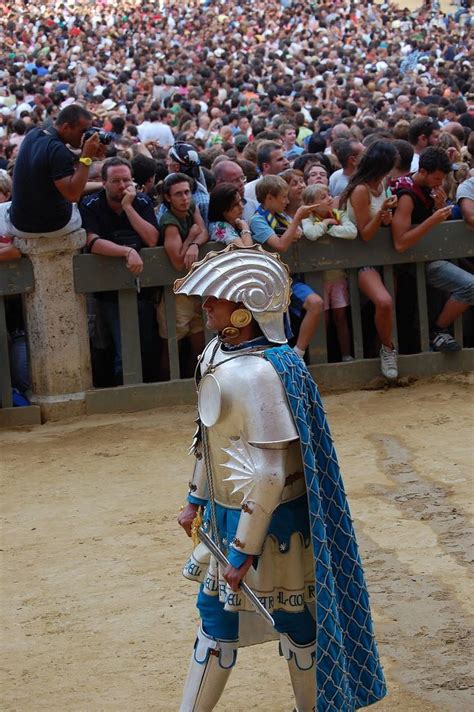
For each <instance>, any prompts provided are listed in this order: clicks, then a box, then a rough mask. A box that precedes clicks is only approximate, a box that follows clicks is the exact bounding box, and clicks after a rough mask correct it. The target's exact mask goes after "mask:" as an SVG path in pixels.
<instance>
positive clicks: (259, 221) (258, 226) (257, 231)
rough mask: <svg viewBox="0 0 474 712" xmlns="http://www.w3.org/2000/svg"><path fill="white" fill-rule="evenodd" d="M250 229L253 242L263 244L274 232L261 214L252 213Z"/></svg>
mask: <svg viewBox="0 0 474 712" xmlns="http://www.w3.org/2000/svg"><path fill="white" fill-rule="evenodd" d="M250 231H251V233H252V237H253V239H254V240H255V242H259V243H260V244H261V245H264V244H265V243H266V242H267V240H269V239H270V237H272V236H273V235H274V234H275V231H274V230H273V229H272V228H271V227H270V225H269V224H268V223H267V221H266V220H265V218H264V217H262V215H258V214H257V215H254V216H253V218H252V219H251V221H250Z"/></svg>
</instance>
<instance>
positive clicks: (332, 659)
mask: <svg viewBox="0 0 474 712" xmlns="http://www.w3.org/2000/svg"><path fill="white" fill-rule="evenodd" d="M174 291H175V293H176V294H186V295H198V296H200V297H201V298H202V300H203V308H204V311H205V314H206V318H207V324H208V328H209V329H210V330H212V331H215V332H217V337H216V338H215V339H214V340H212V341H211V342H210V343H209V344H208V346H207V347H206V349H205V350H204V353H203V355H202V357H201V360H200V364H199V366H198V376H197V387H198V411H199V419H198V430H197V433H196V437H195V440H194V443H193V451H194V455H195V458H196V460H195V467H194V473H193V476H192V479H191V482H190V488H189V495H188V502H187V504H186V506H185V507H184V508H183V510H182V511H181V513H180V515H179V523H180V525H181V526H182V527H183V528H184V529H185V530H186V532H187V533H188V534H189V535H191V533H192V531H193V532H194V533H195V534H197V537H198V538H199V539H200V541H199V543H197V545H196V546H195V548H194V551H193V553H192V556H191V558H190V560H189V561H188V563H187V564H186V566H185V570H184V574H185V576H186V577H187V578H190V579H193V580H195V581H197V582H199V584H200V588H199V594H198V599H197V606H198V609H199V613H200V617H201V625H200V627H199V630H198V633H197V638H196V642H195V645H194V651H193V654H192V657H191V664H190V668H189V672H188V677H187V680H186V684H185V689H184V693H183V699H182V702H181V707H180V710H181V712H209V711H210V710H213V709H214V707H215V705H216V704H217V701H218V700H219V698H220V696H221V694H222V692H223V690H224V687H225V684H226V682H227V679H228V677H229V675H230V673H231V670H232V668H233V666H234V664H235V662H236V658H237V650H238V648H239V647H240V646H244V645H250V644H253V643H256V642H261V641H265V640H270V639H272V638H278V639H279V644H280V653H281V654H282V655H284V657H285V658H286V660H287V661H288V667H289V673H290V677H291V682H292V686H293V691H294V696H295V706H296V710H297V712H310V711H311V710H317V711H318V712H352V711H353V710H357V709H359V708H361V707H366V706H367V705H370V704H372V703H374V702H376V701H377V700H379V699H381V698H382V697H383V696H384V695H385V694H386V688H385V682H384V677H383V673H382V670H381V666H380V662H379V657H378V652H377V646H376V642H375V638H374V634H373V629H372V620H371V615H370V606H369V599H368V594H367V589H366V585H365V581H364V575H363V570H362V566H361V562H360V559H359V554H358V548H357V542H356V538H355V534H354V530H353V526H352V520H351V516H350V512H349V507H348V504H347V500H346V496H345V492H344V486H343V482H342V478H341V474H340V472H339V466H338V462H337V457H336V452H335V449H334V445H333V442H332V439H331V434H330V431H329V427H328V424H327V421H326V416H325V412H324V409H323V406H322V404H321V400H320V397H319V393H318V390H317V387H316V385H315V383H314V381H313V379H312V377H311V375H310V373H309V372H308V370H307V368H306V366H305V364H304V362H303V361H302V360H301V359H300V358H299V356H297V355H296V354H295V352H294V351H293V350H292V349H290V348H289V347H288V345H287V339H286V335H285V323H286V321H285V320H286V318H287V317H286V311H287V308H288V303H289V297H290V279H289V273H288V269H287V268H286V266H285V265H284V264H283V263H282V262H281V261H280V259H279V257H278V256H276V255H274V254H270V253H268V252H266V251H264V250H263V249H262V248H261V247H260V246H255V247H253V248H248V249H247V248H246V249H239V248H233V247H232V246H230V247H229V248H227V249H225V250H223V251H221V252H218V253H209V254H208V255H207V256H206V258H205V259H204V260H202V261H201V262H198V263H196V264H194V266H193V268H192V269H191V271H190V272H189V273H188V275H187V276H186V277H184V278H183V279H181V280H178V281H177V282H176V283H175V288H174ZM201 511H202V521H201V520H200V512H201ZM211 551H212V553H211ZM259 613H260V614H262V613H263V615H259ZM262 705H263V706H262V707H261V709H265V706H264V705H265V701H264V700H262Z"/></svg>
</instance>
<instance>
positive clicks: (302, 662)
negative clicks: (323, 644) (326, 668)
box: [280, 633, 316, 712]
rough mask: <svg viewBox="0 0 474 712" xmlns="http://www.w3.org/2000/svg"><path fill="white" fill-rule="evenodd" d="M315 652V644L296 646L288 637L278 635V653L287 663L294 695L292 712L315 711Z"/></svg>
mask: <svg viewBox="0 0 474 712" xmlns="http://www.w3.org/2000/svg"><path fill="white" fill-rule="evenodd" d="M315 650H316V643H315V642H314V643H310V644H309V645H297V644H296V643H294V642H293V641H292V640H291V638H290V637H289V636H288V635H285V634H284V633H282V634H281V635H280V653H281V655H283V657H284V658H285V660H287V662H288V669H289V671H290V678H291V685H292V687H293V693H294V695H295V702H296V708H295V710H294V712H314V710H315V709H316V670H315V663H314V660H315Z"/></svg>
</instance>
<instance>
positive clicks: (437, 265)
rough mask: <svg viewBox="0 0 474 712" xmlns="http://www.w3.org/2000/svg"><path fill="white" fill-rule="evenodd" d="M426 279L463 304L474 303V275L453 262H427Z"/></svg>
mask: <svg viewBox="0 0 474 712" xmlns="http://www.w3.org/2000/svg"><path fill="white" fill-rule="evenodd" d="M426 279H427V282H428V284H430V285H431V286H432V287H436V289H441V290H442V291H443V292H448V293H449V294H450V297H451V299H454V300H455V301H457V302H461V303H462V304H474V275H472V274H471V273H470V272H467V271H466V270H465V269H461V267H458V266H457V265H454V264H453V263H452V262H448V261H447V260H436V261H435V262H427V264H426Z"/></svg>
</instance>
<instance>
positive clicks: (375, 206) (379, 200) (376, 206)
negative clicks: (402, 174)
mask: <svg viewBox="0 0 474 712" xmlns="http://www.w3.org/2000/svg"><path fill="white" fill-rule="evenodd" d="M382 186H383V184H382ZM367 190H368V192H369V198H370V205H369V215H370V217H371V218H373V217H374V215H375V214H376V213H378V211H379V210H380V208H381V207H382V205H383V204H384V201H385V199H386V197H387V196H386V195H385V190H384V188H383V187H382V190H381V192H380V195H374V194H373V193H372V191H371V190H370V188H367ZM346 212H347V217H348V218H349V219H350V220H352V222H353V223H354V224H357V223H356V219H355V214H354V209H353V207H352V203H351V199H350V198H349V200H348V201H347V206H346Z"/></svg>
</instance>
